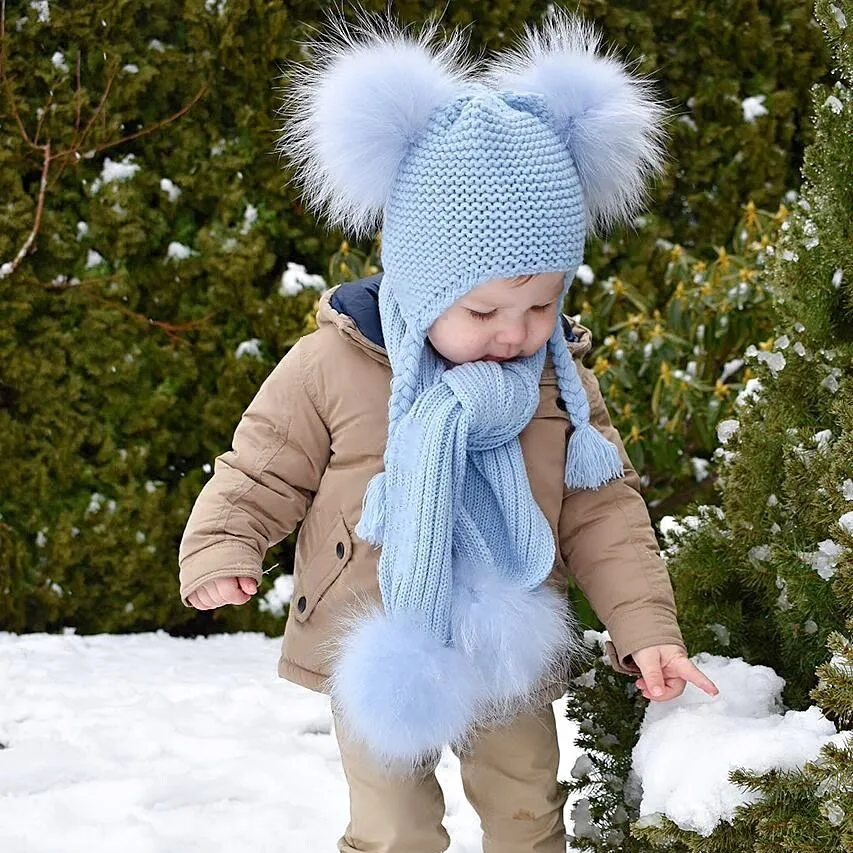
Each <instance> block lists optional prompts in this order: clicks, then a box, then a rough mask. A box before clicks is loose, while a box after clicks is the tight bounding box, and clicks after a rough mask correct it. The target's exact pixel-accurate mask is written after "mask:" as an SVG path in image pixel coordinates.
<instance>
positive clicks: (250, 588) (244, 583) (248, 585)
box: [237, 578, 258, 596]
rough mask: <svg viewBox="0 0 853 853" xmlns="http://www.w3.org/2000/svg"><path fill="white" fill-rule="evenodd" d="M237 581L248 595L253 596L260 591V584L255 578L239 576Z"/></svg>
mask: <svg viewBox="0 0 853 853" xmlns="http://www.w3.org/2000/svg"><path fill="white" fill-rule="evenodd" d="M237 583H238V584H240V589H242V590H243V592H245V593H246V595H248V596H253V595H254V594H255V593H256V592H257V591H258V584H257V581H255V579H254V578H237Z"/></svg>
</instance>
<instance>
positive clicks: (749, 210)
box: [744, 199, 757, 228]
mask: <svg viewBox="0 0 853 853" xmlns="http://www.w3.org/2000/svg"><path fill="white" fill-rule="evenodd" d="M756 215H757V212H756V209H755V203H754V202H753V201H752V199H750V200H749V201H748V202H747V205H746V208H745V209H744V222H745V223H746V227H747V228H752V226H753V225H755V219H756Z"/></svg>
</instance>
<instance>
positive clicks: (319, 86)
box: [280, 10, 664, 763]
mask: <svg viewBox="0 0 853 853" xmlns="http://www.w3.org/2000/svg"><path fill="white" fill-rule="evenodd" d="M330 25H331V26H330V31H331V32H330V36H329V37H328V38H326V39H321V40H318V41H316V42H314V43H312V44H311V45H310V52H311V53H312V54H313V55H314V62H313V63H310V64H308V65H305V66H296V67H295V68H294V69H293V76H292V79H291V84H290V89H289V92H288V94H287V96H286V97H287V99H286V101H285V107H284V112H285V115H286V117H287V124H286V125H285V126H284V128H283V132H282V137H281V142H280V149H281V151H282V152H283V153H284V154H286V155H287V156H288V157H290V158H291V159H292V160H294V161H295V163H296V164H297V167H298V168H297V175H298V176H299V177H301V179H302V181H303V183H304V186H305V196H306V199H307V201H308V203H309V204H310V205H311V206H313V207H315V208H316V209H318V210H321V211H324V212H325V213H326V214H327V216H328V219H329V220H330V222H331V223H332V224H333V225H335V226H339V227H342V228H344V229H347V230H348V231H350V232H351V233H353V234H354V235H355V236H357V237H358V236H366V235H369V234H370V233H371V231H372V229H373V228H374V227H375V226H377V225H381V226H382V265H383V268H384V274H383V279H382V284H381V287H380V292H379V293H380V296H379V305H380V315H381V319H382V326H383V333H384V336H385V341H386V349H387V351H388V356H389V359H390V362H391V368H392V384H391V400H390V405H389V428H388V442H387V445H386V452H385V471H384V472H383V473H382V474H380V475H377V477H375V478H374V479H373V480H372V481H371V483H370V485H369V487H368V490H367V493H366V496H365V501H364V512H363V515H362V519H361V521H360V522H359V525H358V526H357V528H356V532H357V533H358V534H359V535H361V536H363V537H364V538H365V539H368V540H369V541H371V542H373V543H375V544H377V545H378V544H381V545H382V546H383V552H382V554H381V556H380V562H379V580H380V588H381V591H382V598H383V605H384V613H382V614H373V615H372V616H370V617H369V618H367V619H361V620H360V622H359V624H358V625H356V626H353V627H352V630H350V631H349V632H348V633H347V635H346V640H345V641H344V644H343V645H342V647H341V650H340V653H339V656H338V659H337V662H336V667H335V672H334V675H333V680H332V695H333V701H335V702H336V703H337V704H338V707H339V710H340V711H341V712H342V716H343V718H344V719H345V721H346V722H347V724H348V725H349V726H350V727H351V729H352V730H353V733H354V734H355V735H356V736H358V737H360V738H361V739H362V740H364V741H366V742H367V743H368V745H369V746H370V747H371V748H373V750H374V752H375V753H376V754H377V755H378V756H379V757H381V758H384V759H387V760H389V761H394V762H400V761H403V762H406V763H409V762H414V761H416V760H417V757H418V756H422V755H423V754H425V753H427V752H430V751H435V750H436V749H439V748H440V747H441V745H442V743H444V742H447V741H460V740H463V739H464V738H465V736H466V734H467V733H468V732H469V731H470V729H471V727H472V725H474V724H477V723H481V722H483V720H484V719H486V718H491V717H495V716H499V714H498V713H497V710H496V709H502V710H503V711H504V712H506V713H509V712H513V711H515V710H517V709H518V708H519V707H520V706H521V705H522V704H523V703H524V701H525V699H527V698H529V696H530V695H531V691H532V689H533V688H534V686H535V684H536V683H538V682H541V680H542V678H543V677H546V676H547V674H548V668H549V666H551V665H552V664H555V662H556V661H557V659H558V658H559V657H560V656H561V655H563V654H565V653H566V652H567V651H568V646H569V645H570V642H568V641H567V640H566V639H565V638H566V636H567V635H568V633H569V630H568V629H569V627H570V624H569V623H570V617H569V616H568V614H567V612H566V609H565V603H564V602H559V601H557V600H556V599H555V597H553V596H552V597H549V592H548V590H547V589H546V586H547V585H546V584H544V581H545V580H546V578H547V576H548V574H549V573H550V571H551V568H552V566H553V562H554V542H553V536H552V534H551V531H550V528H549V526H548V523H547V521H546V520H545V518H544V516H543V515H542V513H541V510H540V509H539V508H538V506H537V505H536V503H535V501H534V500H533V497H532V494H531V493H530V487H529V483H528V482H527V478H526V474H524V465H523V460H522V458H521V451H520V445H519V442H518V434H519V433H520V432H521V430H522V429H523V428H524V427H525V426H526V425H527V423H528V422H529V421H530V418H531V417H532V415H533V411H534V410H535V407H536V404H537V403H538V387H539V377H540V375H541V371H542V368H543V365H544V359H545V354H546V353H545V349H546V348H545V347H543V349H542V350H541V351H540V352H539V353H537V354H536V355H534V356H531V357H529V358H522V359H518V360H516V361H515V362H512V363H505V364H503V365H498V364H495V363H488V364H487V363H483V362H475V363H469V364H465V365H459V366H457V367H454V368H451V369H448V366H447V365H445V364H442V363H441V361H440V359H438V358H437V357H436V356H435V353H434V352H433V351H432V350H431V348H429V347H427V346H426V345H425V342H426V336H427V332H428V330H429V328H430V326H431V325H432V323H433V322H434V321H435V320H436V319H437V318H438V317H439V316H440V315H441V314H442V313H443V312H444V311H446V310H447V309H448V308H449V307H450V306H451V305H452V304H453V303H454V302H456V300H457V299H459V298H460V297H462V296H464V295H465V294H466V293H468V292H469V291H470V290H472V289H473V288H475V287H476V286H477V285H479V284H481V283H483V282H484V281H487V280H489V279H492V278H498V277H500V278H509V277H512V276H516V275H523V274H536V273H544V272H562V273H564V274H565V278H564V287H563V291H562V294H561V296H562V297H565V294H566V292H567V291H568V288H569V285H570V283H571V281H572V279H573V278H574V275H575V272H576V270H577V268H578V266H579V265H580V263H581V261H582V258H583V247H584V242H585V239H586V236H587V234H588V232H590V231H592V230H595V229H596V228H598V227H599V226H608V225H610V224H612V223H614V222H618V221H620V220H626V219H629V218H630V216H631V215H632V214H633V213H634V212H635V211H636V210H637V209H638V207H639V205H640V203H641V201H642V198H643V194H644V186H645V183H646V179H647V178H648V177H649V176H650V175H652V174H653V173H654V172H655V171H657V170H659V169H660V167H661V165H662V139H663V132H662V128H661V122H662V119H663V117H664V109H663V108H662V106H661V105H660V104H659V103H657V102H656V101H655V100H654V98H653V97H652V94H651V91H650V90H649V87H648V84H647V83H646V82H645V81H643V80H641V79H638V78H635V77H633V76H631V75H630V74H629V73H628V72H627V70H626V68H625V67H624V66H623V65H622V64H621V63H620V62H618V61H617V60H616V59H614V58H613V57H612V56H604V57H602V56H599V55H596V49H597V47H598V44H599V40H598V37H597V36H596V34H595V33H594V31H593V30H592V29H591V28H590V27H589V26H588V25H586V24H584V23H582V22H581V21H579V20H577V19H573V18H570V17H569V16H567V15H566V14H565V13H563V12H562V11H560V10H557V11H556V12H555V13H554V14H553V15H552V16H551V17H550V18H548V19H546V21H545V23H543V25H542V26H541V28H540V29H539V30H536V29H534V28H531V27H528V28H527V30H526V32H525V36H524V38H523V39H522V41H521V43H520V44H519V46H518V47H517V48H515V49H512V50H509V51H506V52H504V53H502V54H499V55H498V56H496V57H494V58H492V60H491V61H490V63H489V65H488V66H487V67H486V68H485V69H480V68H477V67H475V66H473V65H472V64H471V63H470V62H469V61H467V60H466V59H465V58H464V55H463V54H464V48H465V44H464V41H463V38H462V35H461V33H460V32H458V31H457V32H454V33H453V34H451V36H450V38H449V39H448V40H447V41H445V42H444V43H439V44H435V43H434V42H435V41H436V34H437V25H435V24H432V25H427V26H426V27H425V28H424V30H423V31H422V32H421V33H420V34H419V35H412V34H410V33H407V32H405V31H403V30H401V29H400V28H399V27H398V26H397V25H396V24H395V23H394V22H393V21H391V20H381V19H378V18H370V17H369V16H368V15H367V14H366V13H363V12H362V13H361V17H360V19H359V22H358V24H356V25H349V24H347V23H345V22H344V21H343V20H341V19H337V20H335V19H334V18H330ZM547 349H548V351H549V352H550V354H551V357H552V360H553V363H554V366H555V369H556V373H557V378H558V383H559V388H560V394H561V396H562V398H563V399H564V401H565V402H566V408H567V413H568V415H569V418H570V420H571V424H572V426H573V431H572V433H571V436H570V439H569V443H568V448H567V456H566V471H565V482H566V484H567V485H568V486H569V487H573V488H575V487H580V488H599V487H601V486H602V485H603V484H604V483H606V482H607V481H608V480H611V479H613V478H616V477H620V476H622V475H623V469H622V463H621V459H620V457H619V454H618V451H617V450H616V448H615V447H614V445H613V444H612V443H611V442H609V441H607V440H606V439H605V438H604V437H603V436H602V435H601V434H600V433H599V432H598V431H597V430H596V429H595V428H594V427H593V426H591V424H590V423H589V404H588V401H587V397H586V393H585V392H584V389H583V387H582V385H581V382H580V379H579V376H578V373H577V369H576V367H575V364H574V361H573V360H572V358H571V355H570V353H569V351H568V346H567V343H566V339H565V336H564V332H563V327H562V323H560V322H558V323H557V324H556V326H555V329H554V333H553V334H552V336H551V338H550V340H549V342H548V344H547ZM477 602H481V604H480V606H479V607H478V606H477ZM482 602H488V605H489V606H488V607H485V606H484V605H483V604H482ZM519 602H521V604H519ZM484 611H494V615H492V616H489V615H488V613H484ZM472 614H478V615H472ZM498 623H500V624H498ZM532 624H536V625H539V626H543V627H541V630H539V631H535V630H531V625H532ZM451 685H452V686H451Z"/></svg>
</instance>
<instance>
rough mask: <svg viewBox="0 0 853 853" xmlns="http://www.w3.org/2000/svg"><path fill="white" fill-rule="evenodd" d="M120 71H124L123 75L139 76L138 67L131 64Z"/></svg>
mask: <svg viewBox="0 0 853 853" xmlns="http://www.w3.org/2000/svg"><path fill="white" fill-rule="evenodd" d="M121 70H122V71H124V73H125V74H139V66H138V65H134V64H133V63H132V62H128V64H127V65H125V66H123V67H122V69H121Z"/></svg>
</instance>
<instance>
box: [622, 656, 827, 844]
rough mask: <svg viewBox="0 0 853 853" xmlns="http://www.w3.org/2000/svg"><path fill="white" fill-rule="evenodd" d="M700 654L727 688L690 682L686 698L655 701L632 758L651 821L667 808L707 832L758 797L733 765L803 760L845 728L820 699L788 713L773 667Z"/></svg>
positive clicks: (686, 825)
mask: <svg viewBox="0 0 853 853" xmlns="http://www.w3.org/2000/svg"><path fill="white" fill-rule="evenodd" d="M693 660H694V662H695V663H696V665H697V666H698V667H699V668H700V669H701V670H702V671H703V672H704V673H705V674H706V675H707V676H708V677H709V678H710V679H711V680H712V681H713V682H714V683H715V684H716V685H717V687H719V689H720V693H719V695H718V696H716V697H710V696H708V695H706V694H705V693H703V692H702V691H701V690H699V688H697V687H694V686H693V685H692V684H688V685H687V688H686V690H685V691H684V693H683V694H682V696H680V697H679V698H678V699H673V700H672V701H670V702H664V703H656V702H653V703H650V704H649V706H648V707H647V709H646V714H645V719H644V720H643V723H642V726H641V729H640V738H639V741H638V743H637V745H636V747H635V748H634V752H633V759H632V760H633V767H634V770H635V771H636V773H637V774H638V775H639V777H640V779H641V781H642V786H643V795H642V801H641V804H640V815H641V817H643V818H644V820H645V822H651V823H654V821H655V819H656V817H657V816H659V815H661V814H663V815H666V817H668V818H669V819H670V820H672V821H674V822H675V823H677V824H678V825H679V826H680V827H682V828H683V829H687V830H691V831H694V832H698V833H700V834H701V835H703V836H707V835H709V834H710V833H711V832H712V831H713V829H714V827H715V826H717V824H718V823H719V822H720V821H729V820H731V818H732V817H733V815H734V811H735V808H736V806H738V805H740V804H744V803H749V802H753V801H754V800H755V799H756V796H757V795H754V794H751V793H748V792H746V791H745V790H743V789H742V788H739V787H738V786H736V785H733V784H732V783H730V782H729V780H728V775H729V772H730V771H731V770H734V769H735V768H737V767H743V768H747V769H749V770H754V771H757V772H764V771H767V770H770V769H772V768H778V769H783V770H791V769H793V768H796V767H802V765H803V764H804V763H805V762H806V761H810V760H812V759H814V758H816V757H817V756H818V753H819V752H820V749H821V748H822V747H823V746H824V745H826V744H827V743H829V742H835V743H837V742H838V738H840V737H841V735H836V731H835V726H834V725H833V724H832V723H831V722H830V721H829V720H827V719H826V718H825V717H824V716H823V715H822V714H821V712H820V710H819V709H818V708H817V707H815V706H812V707H811V708H808V709H807V710H806V711H788V712H787V713H784V709H783V706H782V700H781V694H782V688H783V686H784V683H785V682H784V680H783V679H782V678H780V677H779V676H778V675H776V673H775V672H773V670H772V669H769V668H768V667H765V666H750V665H749V664H747V663H745V662H744V661H743V660H742V659H741V658H725V657H720V656H717V655H710V654H707V653H702V654H699V655H696V656H695V657H694V658H693Z"/></svg>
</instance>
